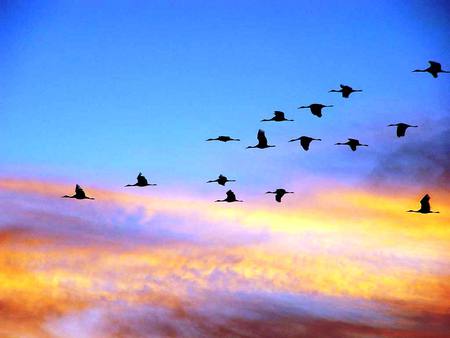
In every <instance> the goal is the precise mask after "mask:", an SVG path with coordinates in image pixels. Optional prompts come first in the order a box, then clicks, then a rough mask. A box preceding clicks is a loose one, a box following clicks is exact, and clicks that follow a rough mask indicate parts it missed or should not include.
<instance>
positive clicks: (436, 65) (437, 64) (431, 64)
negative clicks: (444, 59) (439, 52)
mask: <svg viewBox="0 0 450 338" xmlns="http://www.w3.org/2000/svg"><path fill="white" fill-rule="evenodd" d="M428 63H429V64H430V67H432V68H435V69H436V70H438V71H441V70H442V66H441V64H440V63H439V62H436V61H428Z"/></svg>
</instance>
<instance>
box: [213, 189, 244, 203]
mask: <svg viewBox="0 0 450 338" xmlns="http://www.w3.org/2000/svg"><path fill="white" fill-rule="evenodd" d="M215 202H228V203H231V202H244V201H240V200H237V199H236V195H235V194H234V192H233V191H231V190H228V191H227V198H225V199H223V200H216V201H215Z"/></svg>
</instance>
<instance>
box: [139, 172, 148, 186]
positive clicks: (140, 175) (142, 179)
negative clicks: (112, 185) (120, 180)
mask: <svg viewBox="0 0 450 338" xmlns="http://www.w3.org/2000/svg"><path fill="white" fill-rule="evenodd" d="M137 181H138V184H148V181H147V179H146V178H145V176H144V175H142V174H141V173H139V175H138V177H137Z"/></svg>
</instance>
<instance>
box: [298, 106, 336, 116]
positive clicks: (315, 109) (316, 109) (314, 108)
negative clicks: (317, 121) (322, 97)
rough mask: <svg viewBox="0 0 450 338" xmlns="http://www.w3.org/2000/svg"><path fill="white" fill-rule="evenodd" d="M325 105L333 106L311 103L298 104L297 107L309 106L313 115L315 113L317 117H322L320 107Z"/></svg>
mask: <svg viewBox="0 0 450 338" xmlns="http://www.w3.org/2000/svg"><path fill="white" fill-rule="evenodd" d="M325 107H333V105H329V106H326V105H324V104H321V103H312V104H310V105H309V106H300V107H298V108H297V109H304V108H309V109H310V110H311V113H312V114H313V115H316V116H317V117H322V108H325Z"/></svg>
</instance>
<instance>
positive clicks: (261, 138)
mask: <svg viewBox="0 0 450 338" xmlns="http://www.w3.org/2000/svg"><path fill="white" fill-rule="evenodd" d="M256 137H257V139H258V144H257V145H256V146H248V147H247V149H249V148H259V149H265V148H270V147H275V146H272V145H268V144H267V138H266V133H265V132H264V130H262V129H260V130H258V135H257V136H256Z"/></svg>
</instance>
